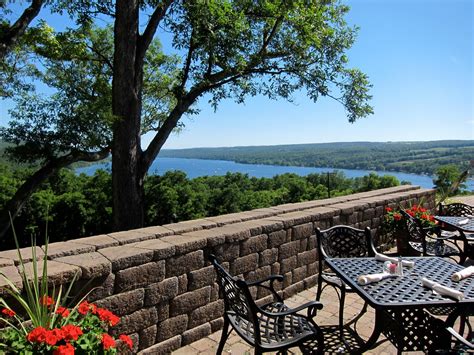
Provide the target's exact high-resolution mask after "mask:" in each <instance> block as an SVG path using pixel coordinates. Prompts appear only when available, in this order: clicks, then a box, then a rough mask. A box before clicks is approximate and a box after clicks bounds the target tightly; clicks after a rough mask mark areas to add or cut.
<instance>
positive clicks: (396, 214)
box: [393, 213, 402, 221]
mask: <svg viewBox="0 0 474 355" xmlns="http://www.w3.org/2000/svg"><path fill="white" fill-rule="evenodd" d="M393 219H394V220H395V221H400V220H401V219H402V215H401V214H400V213H394V214H393Z"/></svg>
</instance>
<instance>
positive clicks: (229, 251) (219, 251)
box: [212, 243, 240, 263]
mask: <svg viewBox="0 0 474 355" xmlns="http://www.w3.org/2000/svg"><path fill="white" fill-rule="evenodd" d="M212 252H213V254H214V255H215V256H216V257H217V259H218V260H219V262H220V263H222V262H225V261H233V260H235V259H237V258H238V257H239V254H240V245H239V243H225V244H221V245H218V246H216V247H214V248H213V251H212Z"/></svg>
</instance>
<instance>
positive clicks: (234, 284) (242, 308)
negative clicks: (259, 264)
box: [209, 254, 257, 325]
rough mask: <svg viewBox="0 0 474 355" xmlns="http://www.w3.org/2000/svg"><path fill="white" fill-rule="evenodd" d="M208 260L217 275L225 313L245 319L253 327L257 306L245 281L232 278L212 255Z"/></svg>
mask: <svg viewBox="0 0 474 355" xmlns="http://www.w3.org/2000/svg"><path fill="white" fill-rule="evenodd" d="M209 260H210V261H211V263H212V265H214V269H215V270H216V273H217V281H218V285H219V290H220V292H221V294H222V297H223V298H224V307H225V312H232V313H234V314H235V315H236V316H238V317H240V318H243V319H246V320H248V321H249V322H251V323H253V324H254V325H255V323H256V322H255V313H256V309H257V306H256V304H255V302H254V301H253V298H252V296H251V294H250V291H249V289H248V286H247V284H246V283H245V281H243V280H239V279H236V278H234V277H232V276H231V275H230V274H229V273H228V272H227V271H226V270H225V269H224V268H223V267H222V265H220V264H219V263H218V261H217V259H216V257H215V256H214V255H212V254H211V255H209Z"/></svg>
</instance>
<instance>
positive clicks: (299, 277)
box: [293, 266, 307, 283]
mask: <svg viewBox="0 0 474 355" xmlns="http://www.w3.org/2000/svg"><path fill="white" fill-rule="evenodd" d="M306 271H307V267H306V266H301V267H298V268H296V269H294V270H293V283H295V282H300V281H303V280H304V279H305V278H306V276H307V274H306Z"/></svg>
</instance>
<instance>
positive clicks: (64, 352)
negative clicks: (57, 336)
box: [53, 343, 74, 355]
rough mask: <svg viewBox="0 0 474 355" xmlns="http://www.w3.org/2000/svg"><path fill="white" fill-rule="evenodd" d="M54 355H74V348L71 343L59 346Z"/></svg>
mask: <svg viewBox="0 0 474 355" xmlns="http://www.w3.org/2000/svg"><path fill="white" fill-rule="evenodd" d="M53 355H74V346H72V345H71V344H69V343H67V344H66V345H59V346H58V347H57V348H56V349H55V350H54V351H53Z"/></svg>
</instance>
